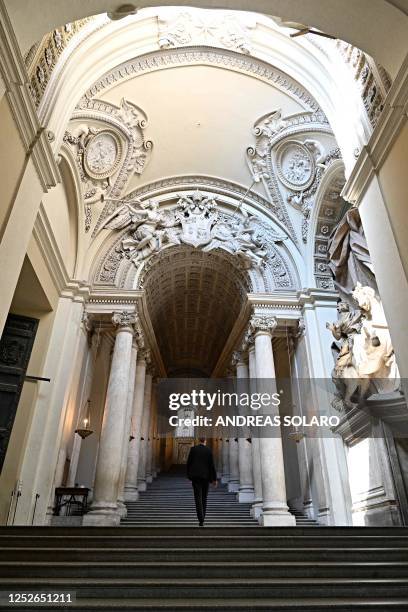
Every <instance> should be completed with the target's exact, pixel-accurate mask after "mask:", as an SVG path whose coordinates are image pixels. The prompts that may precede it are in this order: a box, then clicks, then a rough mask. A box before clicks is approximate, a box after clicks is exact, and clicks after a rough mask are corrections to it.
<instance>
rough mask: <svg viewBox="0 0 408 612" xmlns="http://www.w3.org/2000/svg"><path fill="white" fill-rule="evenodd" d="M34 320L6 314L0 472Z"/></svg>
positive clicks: (0, 360) (0, 362)
mask: <svg viewBox="0 0 408 612" xmlns="http://www.w3.org/2000/svg"><path fill="white" fill-rule="evenodd" d="M37 327H38V319H32V318H31V317H22V316H19V315H14V314H10V315H9V316H8V317H7V321H6V325H5V327H4V331H3V335H2V337H1V340H0V471H1V468H2V467H3V463H4V458H5V456H6V452H7V447H8V443H9V440H10V435H11V430H12V428H13V423H14V418H15V416H16V412H17V406H18V402H19V399H20V394H21V390H22V387H23V383H24V377H25V375H26V372H27V367H28V362H29V359H30V355H31V350H32V348H33V344H34V339H35V335H36V333H37Z"/></svg>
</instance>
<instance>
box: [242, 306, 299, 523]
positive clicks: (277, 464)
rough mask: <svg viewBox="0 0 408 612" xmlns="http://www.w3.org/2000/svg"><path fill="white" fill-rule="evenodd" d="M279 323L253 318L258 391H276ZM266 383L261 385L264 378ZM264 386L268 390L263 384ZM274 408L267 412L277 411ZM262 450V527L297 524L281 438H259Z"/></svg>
mask: <svg viewBox="0 0 408 612" xmlns="http://www.w3.org/2000/svg"><path fill="white" fill-rule="evenodd" d="M276 325H277V321H276V319H275V318H274V317H272V316H268V315H265V314H261V315H254V316H253V317H252V319H251V323H250V326H251V331H252V332H253V334H254V337H255V361H256V378H257V383H258V391H260V392H263V391H264V390H265V391H267V392H268V393H275V392H276V385H272V384H271V382H272V380H273V379H275V365H274V361H273V352H272V332H273V330H274V329H275V327H276ZM263 380H264V381H266V385H262V381H263ZM263 386H265V389H262V388H261V387H263ZM274 410H275V411H276V409H274V408H273V407H271V408H268V410H267V411H264V414H265V413H267V414H272V415H273V414H276V412H273V411H274ZM259 444H260V451H261V453H260V454H261V475H262V497H263V504H262V515H261V516H260V518H259V523H260V524H261V525H262V526H263V527H274V526H276V527H283V526H294V525H295V517H294V516H293V515H291V514H290V513H289V510H288V506H287V503H286V485H285V470H284V464H283V450H282V440H281V437H280V436H279V437H262V438H260V441H259Z"/></svg>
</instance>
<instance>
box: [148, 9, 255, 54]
mask: <svg viewBox="0 0 408 612" xmlns="http://www.w3.org/2000/svg"><path fill="white" fill-rule="evenodd" d="M165 15H166V13H164V16H160V15H159V17H158V25H159V41H158V42H159V47H160V48H161V49H169V48H171V47H185V46H191V45H194V46H195V45H206V46H207V45H208V46H211V47H224V48H226V49H231V50H232V51H238V52H240V53H244V54H246V55H249V54H250V53H251V49H252V45H251V30H252V29H254V28H255V26H256V21H255V19H254V18H252V20H249V19H248V17H247V16H245V18H242V17H241V16H240V15H239V13H233V12H231V13H227V12H225V11H223V12H222V13H220V12H219V11H199V12H198V11H188V10H187V9H185V10H183V11H182V12H179V13H177V14H176V15H174V13H170V14H169V18H165ZM238 15H239V17H238Z"/></svg>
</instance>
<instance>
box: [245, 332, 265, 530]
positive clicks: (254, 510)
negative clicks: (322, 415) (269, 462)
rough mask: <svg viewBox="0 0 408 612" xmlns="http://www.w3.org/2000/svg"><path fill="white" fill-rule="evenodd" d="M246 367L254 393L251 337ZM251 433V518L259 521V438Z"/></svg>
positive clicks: (254, 378) (252, 342)
mask: <svg viewBox="0 0 408 612" xmlns="http://www.w3.org/2000/svg"><path fill="white" fill-rule="evenodd" d="M248 365H249V378H250V383H249V384H250V392H251V393H256V391H257V389H256V363H255V344H254V339H253V337H252V336H250V338H249V346H248ZM255 433H256V432H255V431H253V432H252V437H251V442H252V443H251V451H252V474H253V480H254V503H253V504H252V507H251V516H253V517H254V519H256V520H259V517H260V516H261V514H262V475H261V450H260V445H259V438H258V437H257V436H256V435H254V434H255Z"/></svg>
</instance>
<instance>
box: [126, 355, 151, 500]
mask: <svg viewBox="0 0 408 612" xmlns="http://www.w3.org/2000/svg"><path fill="white" fill-rule="evenodd" d="M147 358H148V353H147V351H145V350H141V351H140V350H139V353H138V356H137V363H136V380H135V390H134V394H133V409H132V419H131V434H132V435H133V436H134V437H133V439H132V440H131V441H130V442H129V449H128V456H127V465H126V474H125V500H126V501H136V500H137V499H138V497H139V493H138V490H137V471H138V466H139V454H140V438H141V427H142V413H143V400H144V388H145V378H146V360H147Z"/></svg>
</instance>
